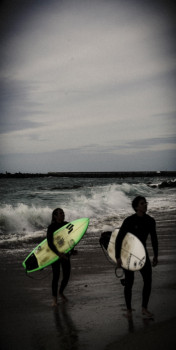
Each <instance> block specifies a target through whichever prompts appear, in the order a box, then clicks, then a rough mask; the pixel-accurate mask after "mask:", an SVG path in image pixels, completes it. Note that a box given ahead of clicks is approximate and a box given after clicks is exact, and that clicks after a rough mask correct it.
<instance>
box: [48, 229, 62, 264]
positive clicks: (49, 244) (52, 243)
mask: <svg viewBox="0 0 176 350" xmlns="http://www.w3.org/2000/svg"><path fill="white" fill-rule="evenodd" d="M47 242H48V246H49V248H50V249H51V250H52V251H53V252H54V253H55V254H56V255H58V256H59V257H61V255H62V254H61V253H60V252H59V251H58V250H57V248H56V246H55V244H54V242H53V232H52V230H51V229H50V227H49V228H48V231H47Z"/></svg>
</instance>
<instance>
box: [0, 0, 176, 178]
mask: <svg viewBox="0 0 176 350" xmlns="http://www.w3.org/2000/svg"><path fill="white" fill-rule="evenodd" d="M165 3H167V6H166V5H163V4H165ZM172 3H174V2H172V1H169V2H167V1H166V2H165V1H163V2H162V1H159V0H158V1H154V0H153V1H151V3H150V1H138V0H136V1H134V0H129V1H125V0H124V1H122V0H84V1H83V0H82V1H81V0H63V1H59V0H57V1H56V0H49V1H46V0H41V1H39V0H38V1H37V0H35V1H34V0H31V1H27V0H23V1H21V0H16V1H14V0H6V1H4V5H1V6H2V8H1V58H0V59H1V65H0V79H1V80H0V172H5V171H9V172H12V173H13V172H18V171H20V172H49V171H135V170H136V171H139V170H141V171H146V170H176V157H175V154H176V152H175V151H176V99H175V82H176V81H175V68H176V50H175V34H176V31H175V27H174V25H175V21H174V18H173V16H172V13H173V10H174V8H173V7H172ZM144 4H145V5H144Z"/></svg>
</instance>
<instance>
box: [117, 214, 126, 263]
mask: <svg viewBox="0 0 176 350" xmlns="http://www.w3.org/2000/svg"><path fill="white" fill-rule="evenodd" d="M127 232H128V230H127V224H126V219H125V220H124V222H123V224H122V226H121V228H120V230H119V233H118V235H117V238H116V242H115V256H116V260H117V263H118V264H119V265H120V260H121V259H120V251H121V245H122V241H123V239H124V237H125V235H126V233H127Z"/></svg>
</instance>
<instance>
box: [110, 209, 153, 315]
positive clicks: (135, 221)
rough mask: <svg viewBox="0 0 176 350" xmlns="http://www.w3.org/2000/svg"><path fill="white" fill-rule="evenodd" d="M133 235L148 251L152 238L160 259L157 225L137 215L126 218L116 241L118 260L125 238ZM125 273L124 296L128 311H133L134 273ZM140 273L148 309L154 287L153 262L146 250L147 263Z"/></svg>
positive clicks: (146, 215)
mask: <svg viewBox="0 0 176 350" xmlns="http://www.w3.org/2000/svg"><path fill="white" fill-rule="evenodd" d="M127 232H130V233H133V234H134V235H135V236H136V237H138V238H139V239H140V241H141V242H142V243H143V245H144V247H145V249H146V241H147V238H148V235H149V234H150V236H151V242H152V246H153V251H154V256H155V257H156V258H157V257H158V239H157V234H156V224H155V220H154V219H153V218H152V217H151V216H149V215H148V214H145V215H144V216H142V217H141V216H138V215H137V214H134V215H131V216H129V217H128V218H126V219H125V220H124V222H123V224H122V226H121V228H120V230H119V234H118V236H117V239H116V259H119V258H120V250H121V245H122V241H123V238H124V237H125V235H126V233H127ZM124 272H125V288H124V295H125V301H126V306H127V309H129V310H131V298H132V286H133V282H134V272H132V271H129V270H124ZM140 273H141V275H142V277H143V281H144V287H143V293H142V307H144V308H147V305H148V301H149V297H150V293H151V286H152V267H151V262H150V259H149V256H148V252H147V249H146V263H145V265H144V267H143V268H142V269H141V270H140Z"/></svg>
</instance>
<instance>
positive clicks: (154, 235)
mask: <svg viewBox="0 0 176 350" xmlns="http://www.w3.org/2000/svg"><path fill="white" fill-rule="evenodd" d="M151 242H152V247H153V254H154V257H153V266H156V265H157V263H158V237H157V233H156V223H155V220H154V219H153V222H152V228H151Z"/></svg>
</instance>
